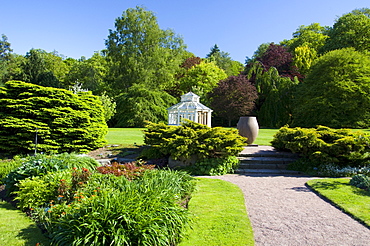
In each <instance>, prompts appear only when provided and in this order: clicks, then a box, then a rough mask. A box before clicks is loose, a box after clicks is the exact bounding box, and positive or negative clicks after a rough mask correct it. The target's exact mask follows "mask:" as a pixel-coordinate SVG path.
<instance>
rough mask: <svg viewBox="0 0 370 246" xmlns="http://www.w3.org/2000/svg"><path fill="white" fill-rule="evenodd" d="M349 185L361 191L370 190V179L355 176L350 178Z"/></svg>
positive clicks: (363, 176)
mask: <svg viewBox="0 0 370 246" xmlns="http://www.w3.org/2000/svg"><path fill="white" fill-rule="evenodd" d="M349 184H350V185H353V186H356V187H358V188H361V189H366V190H370V177H368V176H366V175H364V174H357V175H355V176H353V177H352V179H351V181H350V182H349Z"/></svg>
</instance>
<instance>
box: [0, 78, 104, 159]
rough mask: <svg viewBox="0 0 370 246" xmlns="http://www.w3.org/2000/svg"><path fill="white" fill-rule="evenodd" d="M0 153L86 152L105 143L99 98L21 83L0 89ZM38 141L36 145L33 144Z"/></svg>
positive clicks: (102, 111) (11, 83) (14, 83)
mask: <svg viewBox="0 0 370 246" xmlns="http://www.w3.org/2000/svg"><path fill="white" fill-rule="evenodd" d="M0 121H1V124H0V152H6V153H11V154H22V153H24V154H29V153H31V152H33V151H34V150H35V149H37V151H39V152H46V153H55V152H56V153H63V152H68V153H72V152H77V153H85V152H88V151H90V150H94V149H97V148H99V147H102V146H104V144H106V140H105V139H104V137H105V135H106V134H107V132H108V127H107V124H106V122H105V119H104V110H103V107H102V103H101V101H100V99H99V97H97V96H94V95H92V94H91V92H80V93H78V94H73V92H71V91H68V90H64V89H58V88H52V87H43V86H39V85H35V84H30V83H25V82H22V81H8V82H6V83H5V87H1V88H0ZM36 138H37V145H35V142H36Z"/></svg>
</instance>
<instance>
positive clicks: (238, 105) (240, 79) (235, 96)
mask: <svg viewBox="0 0 370 246" xmlns="http://www.w3.org/2000/svg"><path fill="white" fill-rule="evenodd" d="M208 95H209V97H210V99H211V108H212V109H213V110H214V113H215V115H217V116H219V117H222V118H225V119H227V120H228V123H229V126H231V122H232V121H233V120H237V119H238V118H239V117H240V116H245V115H248V114H250V113H251V111H252V110H253V109H254V102H255V101H256V99H257V97H258V95H257V90H256V87H255V86H254V85H252V83H251V82H250V81H249V80H248V79H247V78H246V76H244V75H239V76H230V77H229V78H227V79H225V80H222V81H221V82H220V83H218V86H217V87H216V88H214V89H213V90H212V91H211V92H210V93H209V94H208Z"/></svg>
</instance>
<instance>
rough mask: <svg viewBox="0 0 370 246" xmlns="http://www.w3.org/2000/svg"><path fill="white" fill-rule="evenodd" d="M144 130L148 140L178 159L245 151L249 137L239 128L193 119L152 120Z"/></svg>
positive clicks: (155, 147) (161, 150) (217, 155)
mask: <svg viewBox="0 0 370 246" xmlns="http://www.w3.org/2000/svg"><path fill="white" fill-rule="evenodd" d="M144 134H145V140H144V142H145V143H146V144H148V145H150V146H151V147H152V148H153V149H154V150H156V151H158V152H159V153H162V155H163V156H167V155H170V156H171V157H172V158H173V159H175V160H178V159H182V158H185V159H187V158H190V157H191V156H197V157H198V159H206V158H224V157H227V156H233V155H234V156H235V155H237V154H238V153H240V151H242V149H243V146H244V145H245V140H246V139H245V138H244V137H241V136H240V135H239V134H238V132H237V130H236V129H225V128H221V127H213V128H210V127H208V126H206V125H202V124H198V123H195V122H192V121H187V122H186V123H183V124H182V125H181V126H168V125H166V124H164V123H159V124H155V123H150V124H148V126H147V129H146V130H145V131H144Z"/></svg>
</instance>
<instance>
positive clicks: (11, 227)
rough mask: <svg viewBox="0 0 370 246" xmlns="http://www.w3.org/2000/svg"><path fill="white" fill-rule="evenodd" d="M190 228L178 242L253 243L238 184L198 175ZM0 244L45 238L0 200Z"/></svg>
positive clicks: (31, 242)
mask: <svg viewBox="0 0 370 246" xmlns="http://www.w3.org/2000/svg"><path fill="white" fill-rule="evenodd" d="M189 211H190V212H191V213H192V214H193V216H194V217H193V223H192V229H190V228H189V230H188V238H187V239H186V240H185V241H183V242H182V243H181V244H180V246H187V245H189V246H197V245H199V246H200V245H207V246H213V245H214V246H216V245H222V246H231V245H254V238H253V231H252V226H251V223H250V221H249V218H248V215H247V211H246V208H245V205H244V196H243V193H242V192H241V190H240V189H239V187H238V186H236V185H234V184H232V183H229V182H226V181H222V180H218V179H207V178H199V179H198V182H197V189H196V191H195V192H194V194H193V197H192V199H191V200H190V203H189ZM0 231H1V233H0V242H1V246H18V245H19V246H20V245H30V246H31V245H32V246H34V245H36V243H42V244H41V245H48V240H47V239H46V238H45V237H44V236H43V235H42V234H41V232H40V230H39V229H38V228H37V227H36V225H35V224H34V223H33V222H32V221H31V220H30V219H29V218H28V217H27V216H26V215H25V214H24V213H22V212H21V211H19V210H16V209H15V208H13V207H12V206H11V205H10V204H8V203H6V202H0Z"/></svg>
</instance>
